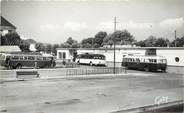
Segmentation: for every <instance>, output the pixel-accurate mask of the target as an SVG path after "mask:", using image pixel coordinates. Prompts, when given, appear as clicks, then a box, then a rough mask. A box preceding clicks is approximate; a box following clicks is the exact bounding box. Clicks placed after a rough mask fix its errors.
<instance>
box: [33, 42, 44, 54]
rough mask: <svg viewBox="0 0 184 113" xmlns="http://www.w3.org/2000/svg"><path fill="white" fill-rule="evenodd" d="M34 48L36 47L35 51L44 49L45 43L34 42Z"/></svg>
mask: <svg viewBox="0 0 184 113" xmlns="http://www.w3.org/2000/svg"><path fill="white" fill-rule="evenodd" d="M35 48H36V49H37V51H39V52H40V51H45V45H44V44H43V43H40V42H38V43H36V45H35Z"/></svg>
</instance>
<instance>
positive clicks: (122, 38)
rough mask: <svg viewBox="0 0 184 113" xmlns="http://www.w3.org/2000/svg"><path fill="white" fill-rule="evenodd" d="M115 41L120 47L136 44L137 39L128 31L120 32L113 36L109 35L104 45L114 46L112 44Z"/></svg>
mask: <svg viewBox="0 0 184 113" xmlns="http://www.w3.org/2000/svg"><path fill="white" fill-rule="evenodd" d="M114 41H115V42H116V44H119V45H120V44H121V45H127V44H132V43H133V42H135V39H134V37H133V35H131V34H130V33H129V32H128V31H127V30H121V31H120V30H119V31H115V32H114V33H113V34H109V35H108V36H106V37H105V38H104V40H103V44H109V43H111V44H112V42H114Z"/></svg>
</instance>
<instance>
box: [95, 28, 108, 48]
mask: <svg viewBox="0 0 184 113" xmlns="http://www.w3.org/2000/svg"><path fill="white" fill-rule="evenodd" d="M106 36H107V33H106V32H102V31H101V32H98V33H97V34H96V35H95V38H94V43H93V44H94V47H95V48H99V47H100V46H102V43H103V40H104V38H105V37H106Z"/></svg>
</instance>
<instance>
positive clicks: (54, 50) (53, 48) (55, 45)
mask: <svg viewBox="0 0 184 113" xmlns="http://www.w3.org/2000/svg"><path fill="white" fill-rule="evenodd" d="M57 48H59V44H54V45H53V46H52V53H54V54H55V55H56V54H57V50H56V49H57Z"/></svg>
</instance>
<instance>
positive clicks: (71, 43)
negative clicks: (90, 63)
mask: <svg viewBox="0 0 184 113" xmlns="http://www.w3.org/2000/svg"><path fill="white" fill-rule="evenodd" d="M60 47H62V48H79V47H80V44H79V43H78V42H77V41H76V40H73V39H72V37H69V38H68V39H67V40H66V42H64V43H62V44H61V45H60Z"/></svg>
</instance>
